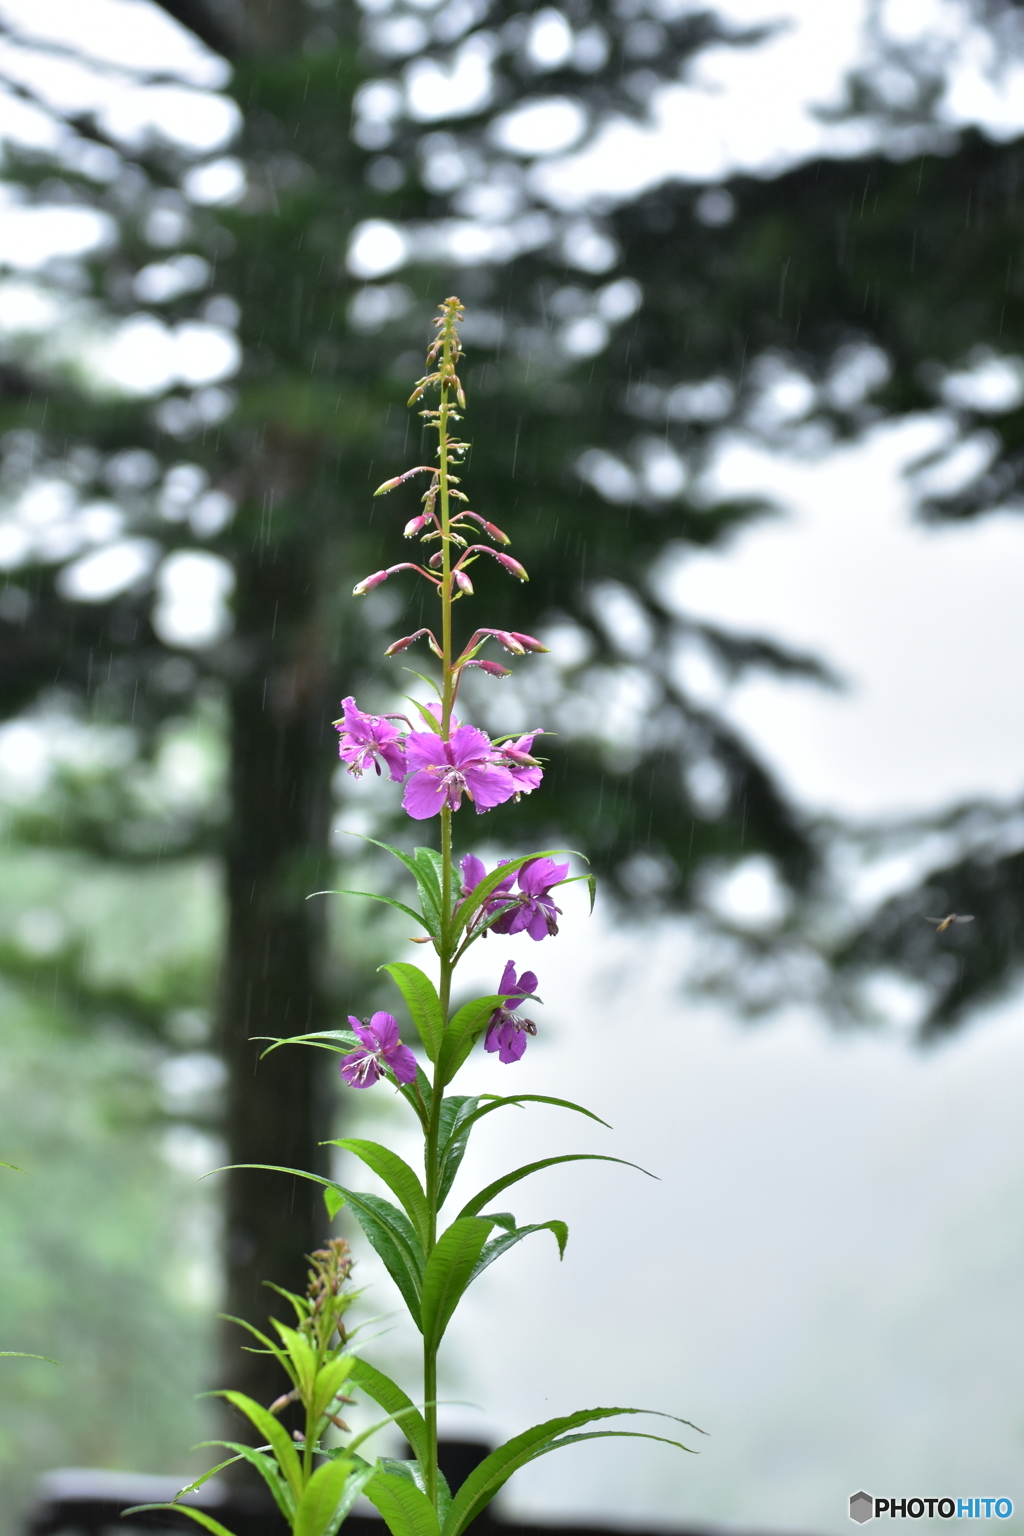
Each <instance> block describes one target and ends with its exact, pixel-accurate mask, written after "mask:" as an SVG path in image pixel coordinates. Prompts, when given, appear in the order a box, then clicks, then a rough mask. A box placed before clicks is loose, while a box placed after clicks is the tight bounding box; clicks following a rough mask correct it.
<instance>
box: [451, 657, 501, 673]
mask: <svg viewBox="0 0 1024 1536" xmlns="http://www.w3.org/2000/svg"><path fill="white" fill-rule="evenodd" d="M462 665H463V666H464V667H479V668H480V671H481V672H486V673H487V676H488V677H511V676H512V673H511V672H510V671H509V669H508V667H503V666H502V665H501V662H500V661H479V660H477V659H476V658H474V660H473V661H464V662H463V663H462Z"/></svg>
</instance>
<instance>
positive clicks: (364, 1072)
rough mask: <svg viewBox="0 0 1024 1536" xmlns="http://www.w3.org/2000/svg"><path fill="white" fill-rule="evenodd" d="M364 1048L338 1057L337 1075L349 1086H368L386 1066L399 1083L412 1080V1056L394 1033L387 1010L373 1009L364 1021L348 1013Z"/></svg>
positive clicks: (395, 1028) (413, 1071)
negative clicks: (361, 1021)
mask: <svg viewBox="0 0 1024 1536" xmlns="http://www.w3.org/2000/svg"><path fill="white" fill-rule="evenodd" d="M348 1021H349V1023H350V1024H351V1025H352V1028H353V1029H354V1030H355V1032H356V1034H357V1035H358V1036H359V1038H360V1040H361V1041H362V1042H363V1046H364V1049H363V1050H361V1051H353V1052H352V1054H351V1055H349V1056H343V1057H342V1058H341V1068H340V1070H341V1075H342V1077H343V1078H344V1079H345V1081H346V1083H348V1085H349V1087H350V1088H369V1087H370V1086H371V1084H373V1083H375V1082H376V1081H377V1079H378V1078H379V1077H383V1075H384V1073H385V1071H386V1070H388V1069H390V1070H391V1071H392V1072H393V1073H394V1074H395V1077H396V1078H397V1079H398V1081H399V1082H400V1083H414V1082H415V1081H416V1058H415V1056H414V1055H413V1053H412V1051H410V1049H409V1047H408V1046H407V1045H403V1044H402V1042H401V1040H400V1039H399V1036H398V1024H397V1021H396V1020H395V1019H393V1018H392V1017H391V1014H390V1013H375V1014H374V1015H373V1018H372V1019H368V1020H367V1021H366V1023H360V1021H359V1020H358V1019H355V1018H353V1017H352V1015H351V1014H349V1016H348Z"/></svg>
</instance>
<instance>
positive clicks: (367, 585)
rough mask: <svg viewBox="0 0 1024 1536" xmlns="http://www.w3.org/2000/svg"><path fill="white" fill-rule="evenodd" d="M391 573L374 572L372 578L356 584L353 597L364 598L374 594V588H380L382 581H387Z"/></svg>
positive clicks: (367, 577) (366, 578)
mask: <svg viewBox="0 0 1024 1536" xmlns="http://www.w3.org/2000/svg"><path fill="white" fill-rule="evenodd" d="M390 574H391V573H390V571H374V573H373V575H372V576H366V577H364V578H363V580H362V581H358V582H356V584H355V586H354V587H353V588H352V596H353V597H362V596H363V595H364V594H365V593H367V592H372V591H373V589H374V587H379V586H380V584H381V582H382V581H387V579H388V576H389V575H390Z"/></svg>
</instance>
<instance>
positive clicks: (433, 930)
mask: <svg viewBox="0 0 1024 1536" xmlns="http://www.w3.org/2000/svg"><path fill="white" fill-rule="evenodd" d="M313 896H365V897H366V899H367V901H383V902H384V903H385V904H386V905H387V906H389V907H397V909H398V911H399V912H404V913H405V915H406V917H411V918H412V920H413V922H414V923H419V925H420V927H421V928H425V929H426V930H427V932H428V933H429V934H430V936H431V938H434V939H436V938H439V937H440V930H439V928H438V927H437V925H436V924H435V925H434V926H433V927H432V926H431V924H430V923H429V922H428V921H427V919H426V917H424V916H423V915H422V914H421V913H419V912H417V911H416V910H415V909H414V908H413V907H407V906H406V904H405V902H404V901H396V900H395V898H394V897H393V896H379V895H378V894H377V892H376V891H347V890H340V891H311V892H310V895H309V896H307V897H306V900H307V901H309V900H310V899H311V897H313Z"/></svg>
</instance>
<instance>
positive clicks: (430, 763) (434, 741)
mask: <svg viewBox="0 0 1024 1536" xmlns="http://www.w3.org/2000/svg"><path fill="white" fill-rule="evenodd" d="M405 756H406V761H407V762H408V764H409V767H410V768H437V767H445V768H446V767H447V766H448V765H449V763H450V762H451V756H450V754H449V752H448V747H447V744H446V743H445V742H443V741H442V740H441V738H440V736H435V735H434V733H433V731H410V732H409V734H408V736H407V737H406V738H405Z"/></svg>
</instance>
